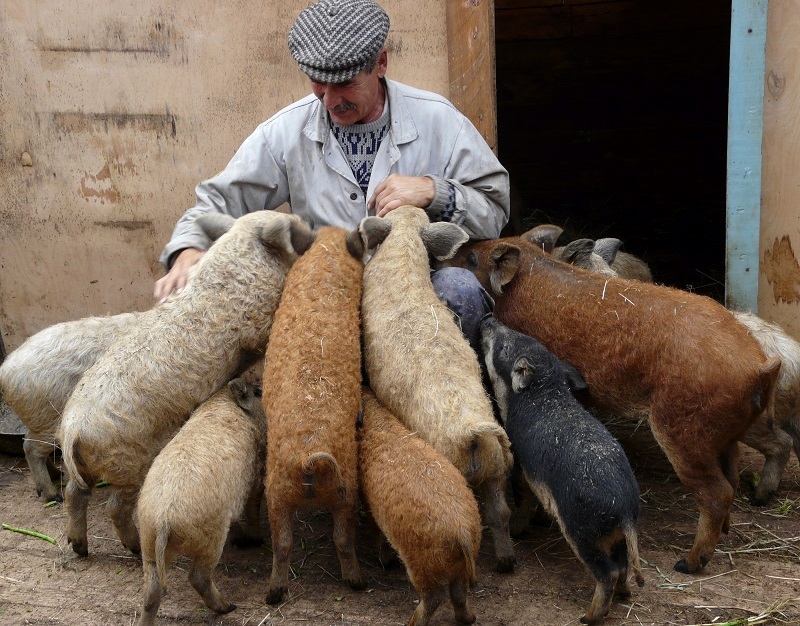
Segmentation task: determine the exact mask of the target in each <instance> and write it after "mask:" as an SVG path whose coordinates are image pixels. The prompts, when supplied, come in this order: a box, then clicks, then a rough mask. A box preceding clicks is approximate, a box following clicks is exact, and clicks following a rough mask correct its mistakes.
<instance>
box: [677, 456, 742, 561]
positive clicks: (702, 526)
mask: <svg viewBox="0 0 800 626" xmlns="http://www.w3.org/2000/svg"><path fill="white" fill-rule="evenodd" d="M698 446H699V447H698V449H705V448H703V446H702V443H701V442H698ZM712 455H713V453H712ZM713 456H716V455H713ZM671 460H672V459H671ZM673 466H674V467H675V468H676V470H677V472H678V477H679V478H680V479H681V482H682V483H683V484H684V485H685V486H686V488H687V489H688V490H689V491H690V492H691V494H692V495H693V496H694V498H695V500H696V501H697V505H698V508H699V509H700V519H699V521H698V524H697V534H696V535H695V539H694V545H693V546H692V549H691V550H690V551H689V554H688V555H687V556H686V558H685V559H681V560H679V561H678V562H677V563H676V564H675V570H676V571H678V572H683V573H685V574H694V573H695V572H699V571H700V570H701V569H703V567H705V565H706V563H708V561H709V560H710V559H711V556H712V555H713V554H714V548H715V547H716V545H717V542H718V541H719V537H720V535H721V534H722V530H723V527H724V526H725V524H726V523H727V521H728V519H729V518H728V516H729V514H730V509H731V505H732V504H733V496H734V491H733V487H732V485H731V483H730V481H729V480H728V478H727V477H726V476H725V474H724V472H723V471H722V468H721V467H720V465H719V462H718V459H717V458H712V459H694V460H693V461H692V462H690V463H687V464H685V465H684V464H681V463H680V462H677V463H673ZM689 468H691V469H689Z"/></svg>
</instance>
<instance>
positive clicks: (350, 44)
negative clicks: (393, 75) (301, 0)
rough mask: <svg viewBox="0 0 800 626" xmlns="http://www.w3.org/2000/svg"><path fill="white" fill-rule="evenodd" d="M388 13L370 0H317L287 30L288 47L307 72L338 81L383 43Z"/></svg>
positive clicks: (350, 74) (356, 70) (320, 79)
mask: <svg viewBox="0 0 800 626" xmlns="http://www.w3.org/2000/svg"><path fill="white" fill-rule="evenodd" d="M388 32H389V16H388V15H387V14H386V11H384V10H383V9H382V8H381V7H380V6H378V4H376V3H375V2H373V1H372V0H319V2H317V3H316V4H312V5H311V6H309V7H308V8H306V9H304V10H303V11H302V12H301V13H300V15H299V16H298V17H297V20H295V23H294V26H292V30H291V31H289V50H290V51H291V53H292V57H293V58H294V60H295V61H297V63H298V65H300V69H301V70H303V71H304V72H305V73H306V74H308V76H309V77H310V78H311V79H312V80H315V81H318V82H321V83H341V82H343V81H345V80H348V79H349V78H352V77H353V76H355V75H356V74H358V73H359V72H360V71H361V70H363V69H364V67H365V66H366V65H367V63H369V61H370V60H372V59H373V58H374V57H375V56H376V55H377V54H378V52H379V51H380V49H381V48H382V47H383V44H384V42H385V41H386V35H387V34H388Z"/></svg>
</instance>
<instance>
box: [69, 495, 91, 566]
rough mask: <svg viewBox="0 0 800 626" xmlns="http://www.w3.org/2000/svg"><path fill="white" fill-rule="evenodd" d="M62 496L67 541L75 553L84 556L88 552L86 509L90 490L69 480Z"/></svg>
mask: <svg viewBox="0 0 800 626" xmlns="http://www.w3.org/2000/svg"><path fill="white" fill-rule="evenodd" d="M64 496H65V499H64V503H65V504H66V507H67V543H70V544H72V550H73V551H74V552H75V553H76V554H79V555H81V556H86V555H88V554H89V540H88V538H87V536H86V509H87V508H88V506H89V498H91V497H92V490H91V489H81V488H80V487H78V486H77V485H76V484H75V483H74V482H73V481H71V480H70V481H69V482H68V483H67V489H66V491H65V493H64Z"/></svg>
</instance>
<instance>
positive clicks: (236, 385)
mask: <svg viewBox="0 0 800 626" xmlns="http://www.w3.org/2000/svg"><path fill="white" fill-rule="evenodd" d="M228 389H229V390H230V392H231V395H232V396H233V399H234V401H235V402H236V404H238V405H239V406H240V407H241V408H245V404H246V403H247V399H248V392H247V383H245V382H244V380H242V379H241V378H234V379H233V380H232V381H230V382H229V383H228Z"/></svg>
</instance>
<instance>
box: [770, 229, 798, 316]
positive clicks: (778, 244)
mask: <svg viewBox="0 0 800 626" xmlns="http://www.w3.org/2000/svg"><path fill="white" fill-rule="evenodd" d="M761 269H762V273H763V275H764V276H765V277H766V279H767V281H768V282H769V284H770V285H772V293H773V295H774V297H775V303H776V304H777V303H778V302H786V303H792V302H796V301H798V300H800V289H798V285H800V264H798V262H797V258H796V257H795V255H794V250H793V249H792V242H791V241H790V239H789V237H788V235H784V236H783V237H781V238H780V240H778V239H777V238H776V239H775V242H774V243H773V244H772V249H771V250H770V249H767V250H766V251H765V252H764V259H763V261H762V268H761Z"/></svg>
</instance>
